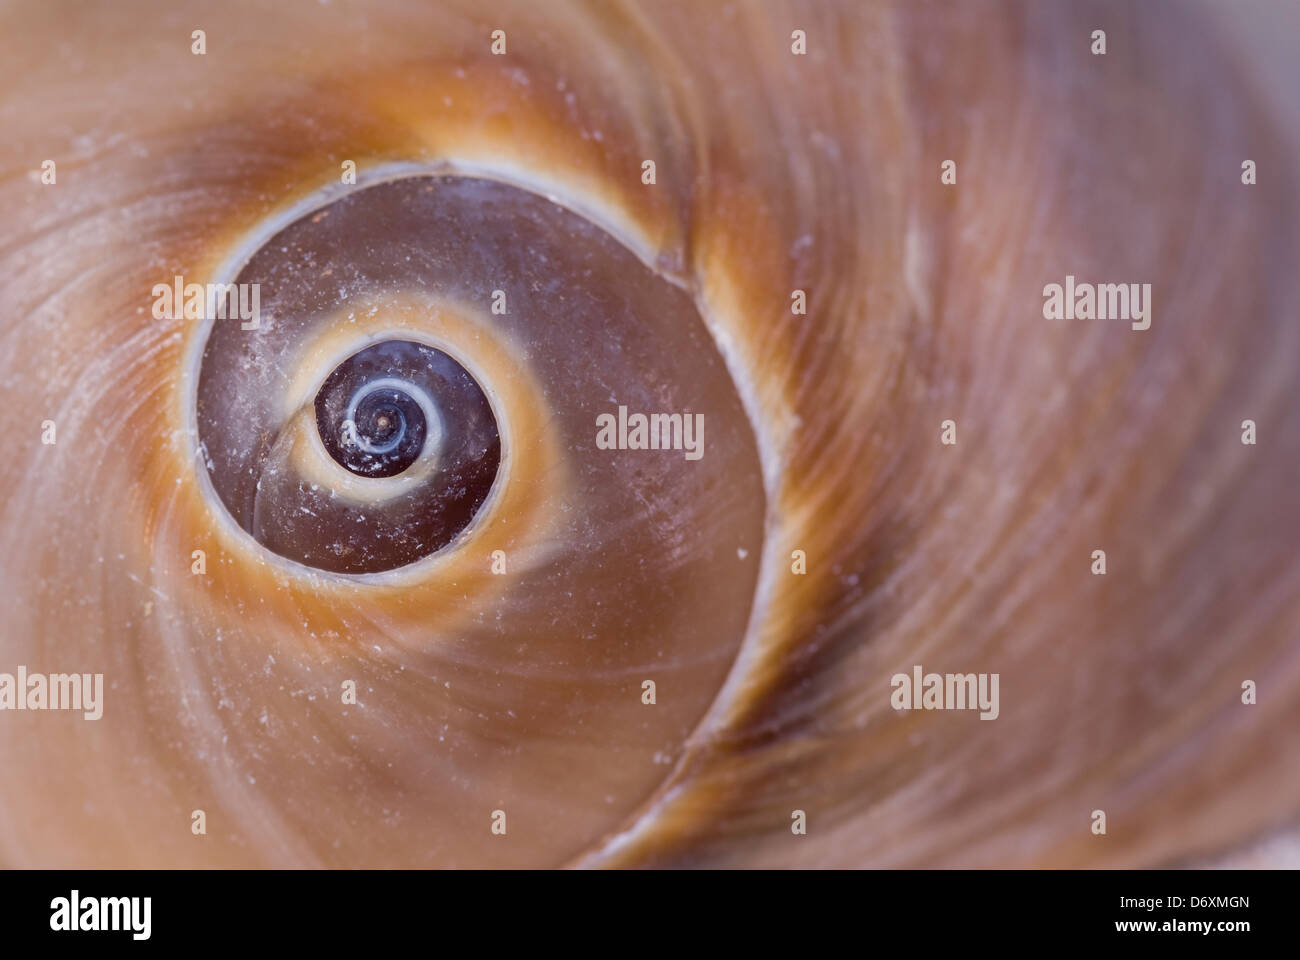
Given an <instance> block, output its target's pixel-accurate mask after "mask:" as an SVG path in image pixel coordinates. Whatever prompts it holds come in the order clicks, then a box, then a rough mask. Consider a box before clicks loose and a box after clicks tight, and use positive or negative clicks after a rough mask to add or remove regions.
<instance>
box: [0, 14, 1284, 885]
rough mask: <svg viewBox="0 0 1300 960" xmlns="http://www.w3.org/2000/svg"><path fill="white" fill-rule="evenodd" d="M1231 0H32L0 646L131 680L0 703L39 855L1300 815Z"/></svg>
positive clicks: (507, 849)
mask: <svg viewBox="0 0 1300 960" xmlns="http://www.w3.org/2000/svg"><path fill="white" fill-rule="evenodd" d="M1235 6H1236V5H1235ZM1239 6H1240V10H1239V11H1238V15H1234V16H1233V17H1228V16H1227V15H1226V14H1224V13H1223V12H1222V11H1218V12H1216V11H1214V10H1212V9H1210V8H1208V7H1207V8H1205V9H1202V8H1200V7H1198V6H1194V5H1191V4H1185V3H1177V4H1175V3H1143V4H1141V5H1137V4H1122V3H1069V4H1066V3H1054V2H1049V3H1041V2H1011V0H1006V2H997V3H994V2H988V3H983V2H974V3H961V4H948V3H937V2H936V3H931V2H907V0H897V2H849V0H845V2H810V3H806V4H802V3H779V2H768V0H764V2H762V3H749V2H723V0H720V2H718V3H693V2H686V0H681V2H669V3H659V2H655V3H624V2H613V0H602V2H593V3H570V2H559V0H555V2H551V0H548V2H547V3H544V4H538V3H522V2H520V3H501V2H484V0H474V2H446V3H443V2H439V3H416V2H410V3H406V2H378V3H367V4H364V5H362V4H355V5H354V4H347V3H338V2H334V3H329V4H316V3H310V4H308V3H277V4H274V5H268V4H262V3H253V2H236V3H229V4H222V5H220V6H217V7H213V6H209V5H203V4H198V3H166V4H164V3H158V2H135V0H131V2H122V3H115V4H113V5H111V6H103V7H100V6H93V7H83V6H81V5H74V4H71V3H28V4H20V5H17V6H11V7H9V8H8V9H7V10H6V11H5V12H4V13H3V14H2V15H0V51H2V52H3V56H0V73H2V75H3V79H4V81H5V82H4V85H3V91H4V92H3V93H0V116H3V118H4V129H5V134H6V135H5V138H4V142H3V144H0V158H2V159H3V164H2V165H0V210H3V211H4V212H3V214H0V223H2V225H3V235H4V240H3V246H0V307H2V308H3V309H2V310H0V335H2V336H3V339H4V344H5V350H4V353H3V355H0V400H2V401H3V402H2V403H0V417H3V424H4V426H5V436H7V437H8V438H9V440H10V442H11V444H12V450H11V455H10V456H8V457H6V458H5V459H4V461H3V463H2V464H0V492H2V493H3V503H4V507H3V509H4V523H3V538H4V550H3V553H2V555H0V585H2V587H3V591H2V593H0V596H2V597H3V613H4V621H5V629H4V632H3V634H2V635H0V673H9V674H15V675H16V671H17V670H18V668H19V667H20V666H21V667H22V668H24V670H25V671H26V672H27V673H30V674H35V673H42V674H46V675H50V674H72V673H76V674H83V675H90V676H94V675H96V674H102V676H103V693H102V702H101V704H100V706H101V707H102V716H100V717H99V718H98V719H86V718H85V717H84V716H83V715H82V713H80V712H78V711H63V710H60V711H54V710H37V709H28V710H9V709H4V710H0V770H3V772H4V774H5V775H4V777H3V778H0V817H2V818H3V828H2V829H0V863H3V864H4V865H6V866H90V867H124V866H127V867H134V866H265V867H286V866H330V867H351V866H437V867H445V866H558V865H577V866H634V865H635V866H642V865H652V866H655V865H677V866H683V865H685V866H724V865H725V866H734V865H759V866H1134V865H1157V864H1171V863H1173V864H1182V863H1203V862H1224V860H1223V858H1227V859H1228V861H1231V862H1239V860H1240V858H1242V857H1250V858H1255V859H1258V860H1260V861H1262V862H1268V863H1276V862H1287V860H1288V858H1293V857H1294V853H1287V851H1288V850H1294V845H1293V844H1292V845H1291V846H1288V842H1289V841H1288V839H1287V837H1288V831H1291V830H1293V829H1294V826H1295V824H1296V820H1297V816H1298V815H1300V763H1298V762H1297V754H1296V749H1297V743H1296V735H1295V730H1296V729H1297V721H1300V656H1298V655H1297V654H1298V652H1300V648H1298V645H1297V630H1298V629H1300V561H1298V560H1297V559H1296V557H1295V550H1294V546H1295V544H1296V543H1297V541H1298V539H1300V485H1298V484H1297V476H1296V470H1297V463H1300V402H1298V401H1300V383H1298V382H1297V378H1296V363H1297V358H1300V327H1298V325H1297V322H1296V320H1297V318H1296V316H1295V304H1296V303H1297V302H1298V301H1297V293H1298V290H1297V286H1298V284H1300V280H1297V276H1296V270H1295V266H1296V263H1297V260H1298V257H1297V253H1298V252H1300V245H1298V244H1297V232H1296V231H1297V227H1296V224H1297V218H1296V213H1297V201H1296V196H1297V193H1296V189H1295V185H1296V182H1297V174H1298V173H1300V166H1298V165H1297V163H1296V161H1295V160H1294V157H1295V156H1296V154H1295V152H1294V147H1295V144H1296V142H1297V141H1296V134H1297V132H1298V131H1300V117H1297V111H1296V108H1295V105H1294V103H1293V102H1290V101H1291V100H1292V99H1293V98H1288V97H1287V96H1285V95H1284V93H1283V91H1285V90H1287V89H1294V79H1295V67H1294V65H1293V64H1289V63H1287V62H1286V60H1285V59H1284V58H1283V56H1282V54H1283V53H1284V52H1285V46H1284V43H1283V41H1284V40H1285V38H1286V37H1287V36H1288V35H1290V36H1294V30H1295V28H1296V26H1297V15H1296V12H1295V10H1294V9H1291V10H1289V11H1288V10H1285V9H1278V8H1277V7H1276V5H1272V4H1268V3H1261V2H1256V3H1248V4H1241V5H1239ZM74 11H75V17H74V16H73V13H74ZM74 22H75V24H76V26H75V29H74V28H73V27H72V26H71V24H73V23H74ZM1096 30H1103V31H1104V32H1105V38H1106V43H1107V48H1106V50H1105V52H1104V54H1103V53H1098V52H1096V46H1095V45H1096V39H1095V35H1094V31H1096ZM196 31H201V35H200V34H197V33H196ZM200 47H201V51H200ZM1288 83H1289V84H1290V86H1289V87H1288V86H1287V84H1288ZM47 160H50V161H54V166H53V167H47V166H46V165H45V161H47ZM948 161H951V165H948V164H947V162H948ZM1246 162H1250V163H1251V164H1252V165H1253V167H1252V170H1253V171H1254V173H1255V178H1256V179H1255V181H1254V182H1247V180H1246V176H1245V174H1244V172H1243V171H1244V167H1243V164H1244V163H1246ZM54 171H57V173H56V174H54ZM47 172H48V174H49V175H47ZM351 173H354V174H355V177H351V176H350V174H351ZM177 277H180V278H182V289H184V285H185V284H188V283H198V284H201V285H205V286H206V285H207V284H218V283H220V284H227V283H236V284H238V283H249V284H251V283H257V284H258V285H259V290H260V296H261V301H260V303H261V314H260V318H259V322H258V324H257V325H256V327H255V328H253V329H245V328H243V327H242V325H241V323H240V318H230V317H225V318H212V317H209V318H207V319H199V318H195V317H186V316H185V315H184V311H183V310H181V311H180V312H179V315H178V316H174V315H173V314H175V313H176V311H167V310H161V311H160V310H159V309H158V304H159V297H160V294H158V293H156V292H155V291H156V289H157V288H158V286H159V285H161V286H162V287H163V288H169V287H170V286H171V285H172V284H173V282H174V279H175V278H177ZM1067 277H1069V278H1077V279H1078V280H1079V282H1080V283H1084V282H1088V283H1096V284H1101V283H1124V284H1128V283H1137V284H1139V285H1140V286H1141V285H1145V284H1149V285H1150V288H1149V289H1150V295H1149V298H1148V299H1147V300H1146V303H1147V306H1148V307H1149V308H1150V314H1149V321H1150V322H1149V327H1146V328H1143V327H1142V325H1141V323H1140V322H1137V321H1135V322H1134V323H1132V324H1131V323H1130V322H1128V319H1127V318H1118V319H1117V318H1112V319H1069V320H1066V319H1058V318H1054V317H1049V316H1047V313H1048V311H1047V310H1046V308H1045V302H1044V300H1045V296H1046V288H1047V287H1049V286H1050V285H1051V284H1064V283H1065V282H1066V278H1067ZM1071 282H1073V280H1072V281H1071ZM498 294H500V296H498ZM205 296H206V294H205ZM208 306H209V301H207V300H206V299H205V311H206V310H207V309H208ZM160 314H161V315H160ZM394 343H400V344H405V345H406V346H403V347H392V346H389V347H381V348H380V350H379V352H378V353H370V354H366V355H365V357H368V358H369V359H368V360H367V359H365V357H362V355H363V353H364V351H367V350H370V351H373V350H375V349H376V345H383V344H390V345H391V344H394ZM435 355H436V356H435ZM358 357H362V359H360V360H358V359H356V358H358ZM376 357H379V358H380V359H375V358H376ZM349 364H353V365H354V366H353V367H349V366H348V365H349ZM366 364H369V366H367V365H366ZM354 368H355V369H354ZM357 369H360V370H361V371H362V372H361V373H357V374H356V376H357V377H358V378H360V379H359V380H358V381H357V382H362V381H364V382H365V383H373V382H375V378H376V377H378V378H379V379H383V378H385V377H386V378H388V379H389V380H393V381H395V382H399V386H400V383H409V382H414V381H419V383H421V384H423V386H421V387H419V389H418V390H417V389H416V388H414V387H413V388H411V389H412V390H413V391H414V392H412V393H411V394H410V397H409V398H408V399H410V401H411V403H413V404H416V407H409V408H403V409H406V410H407V411H408V412H409V413H410V416H412V417H417V416H418V417H420V418H422V421H421V422H422V423H424V424H425V426H424V427H423V428H422V429H427V430H428V432H429V436H430V437H431V438H433V439H430V440H429V441H428V443H427V444H425V445H420V444H423V441H420V443H418V444H416V445H415V446H414V447H412V450H411V453H410V457H411V459H410V460H409V461H403V462H402V469H401V470H400V471H398V472H396V473H391V474H386V475H383V476H378V475H375V476H363V475H361V474H359V473H357V472H356V471H354V470H350V469H349V468H347V467H346V466H344V465H342V464H341V463H340V462H339V461H338V460H337V459H336V458H335V456H334V455H333V454H332V453H331V450H334V449H335V445H334V444H335V440H336V439H337V438H335V437H332V436H331V434H330V430H324V431H322V424H324V423H329V424H332V425H333V426H332V427H331V428H330V429H335V428H337V429H339V430H342V426H341V424H342V420H340V418H339V416H338V411H339V408H338V407H337V404H336V405H335V406H331V407H329V409H330V410H331V411H333V412H332V413H328V414H327V413H324V412H321V411H323V410H325V408H326V404H325V402H324V401H323V400H320V401H319V406H318V398H319V397H321V396H322V394H321V391H322V389H324V388H325V387H326V386H327V384H329V383H331V382H334V381H331V380H330V378H331V376H337V377H342V378H346V376H350V375H352V373H355V372H356V370H357ZM431 370H432V371H440V372H437V373H436V376H435V375H434V373H430V371H431ZM336 371H342V372H341V373H337V374H336ZM349 371H352V373H349ZM457 371H459V372H457ZM367 378H369V379H367ZM422 378H423V379H422ZM453 381H454V382H455V383H457V384H460V387H458V388H457V389H461V390H462V392H461V393H459V394H457V397H458V398H459V399H456V400H455V401H452V400H449V399H448V396H449V394H448V393H446V391H447V390H450V389H451V388H450V387H448V386H447V385H448V384H450V383H452V382H453ZM350 383H351V381H349V387H348V390H352V387H351V386H350ZM420 391H426V392H420ZM475 391H481V393H476V392H475ZM399 392H400V390H399ZM344 395H346V397H347V398H354V397H355V392H347V390H345V391H344V394H341V395H340V396H344ZM339 402H342V401H339ZM393 402H394V403H397V402H403V403H404V402H406V401H405V400H403V399H402V398H401V397H398V398H396V399H394V400H393ZM422 404H423V405H422ZM417 407H418V411H417V410H416V408H417ZM343 409H344V410H351V411H353V412H354V413H355V407H348V406H347V404H346V403H344V404H343ZM638 413H642V414H646V415H651V414H657V415H660V416H674V415H677V416H680V417H682V418H683V419H682V420H681V421H680V422H682V423H683V424H686V423H695V422H696V421H695V420H694V419H690V420H687V419H685V418H694V417H695V416H696V415H701V416H702V420H700V421H699V422H700V423H702V424H703V427H702V431H703V432H702V433H701V434H699V435H698V437H697V438H698V439H699V440H700V443H699V448H698V452H699V453H700V456H698V457H692V456H689V455H688V454H689V453H690V448H689V445H688V444H673V445H671V448H670V449H657V450H640V449H621V448H620V449H607V448H606V445H605V444H603V443H602V442H601V441H600V433H599V431H600V429H601V424H602V422H603V421H602V420H601V417H602V416H610V417H614V418H616V419H617V421H618V423H619V430H620V439H623V438H622V436H621V433H622V432H624V428H625V426H626V417H628V416H630V415H635V414H638ZM343 419H348V417H344V418H343ZM1245 421H1250V422H1251V424H1252V427H1251V439H1253V440H1254V442H1253V443H1245V442H1243V437H1244V436H1245V435H1246V432H1247V431H1246V427H1245V424H1244V422H1245ZM604 422H612V421H604ZM387 423H388V421H387V420H386V421H385V424H387ZM353 426H354V427H355V423H354V424H353ZM339 436H342V434H339ZM457 437H460V438H462V439H464V438H469V439H464V443H462V444H461V445H460V446H456V445H455V443H454V442H453V441H455V442H456V443H459V442H460V441H456V438H457ZM494 437H495V438H496V439H495V441H494V440H493V438H494ZM494 442H495V443H496V444H497V446H496V447H495V448H494V447H493V443H494ZM618 446H620V447H624V446H627V444H624V443H620V444H619V445H618ZM416 447H418V450H417V449H416ZM493 449H495V450H496V454H495V456H496V458H497V459H495V460H493V459H492V457H493V454H492V450H493ZM453 460H454V462H455V463H457V464H462V465H464V464H467V465H468V466H467V467H466V468H465V471H463V472H461V473H455V474H454V476H453V474H452V473H449V472H448V470H449V466H448V465H449V463H452V462H453ZM489 467H490V469H489ZM471 468H472V469H471ZM449 477H450V478H451V479H448V478H449ZM1098 550H1100V551H1104V553H1105V573H1104V575H1102V574H1099V573H1098V572H1097V560H1096V554H1095V551H1098ZM916 668H920V669H922V670H923V671H924V672H926V673H929V672H935V673H938V674H949V673H951V674H961V675H965V674H976V675H980V674H984V675H997V676H998V677H999V678H1000V685H999V688H998V689H999V691H1000V694H999V701H1000V702H999V703H998V705H997V709H996V710H993V711H984V712H985V713H986V714H988V713H995V714H996V716H987V717H986V718H981V716H980V713H979V712H977V711H974V710H929V709H915V708H913V707H912V706H909V707H908V708H906V709H898V708H897V706H896V704H895V702H894V695H895V692H896V684H895V678H896V677H898V676H902V677H904V678H908V677H911V676H912V674H913V670H914V669H916ZM1243 685H1250V688H1251V690H1252V691H1254V695H1253V696H1249V695H1247V694H1246V693H1244V687H1243ZM349 692H351V694H352V696H351V698H350V697H349ZM0 705H2V704H0ZM1098 812H1101V813H1103V814H1104V821H1105V825H1106V827H1105V833H1101V832H1099V831H1098V829H1097V824H1098V819H1097V816H1096V814H1097V813H1098ZM1252 862H1253V861H1252Z"/></svg>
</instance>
